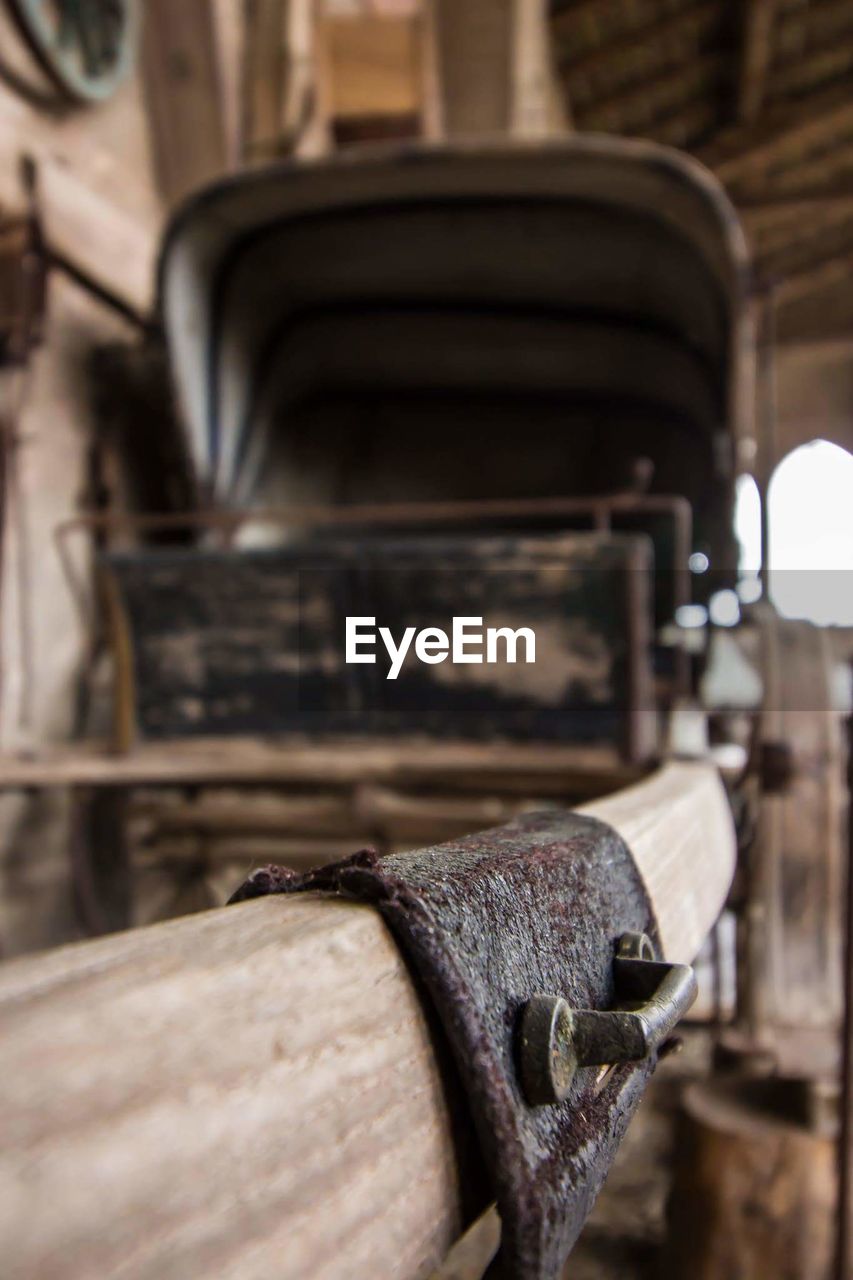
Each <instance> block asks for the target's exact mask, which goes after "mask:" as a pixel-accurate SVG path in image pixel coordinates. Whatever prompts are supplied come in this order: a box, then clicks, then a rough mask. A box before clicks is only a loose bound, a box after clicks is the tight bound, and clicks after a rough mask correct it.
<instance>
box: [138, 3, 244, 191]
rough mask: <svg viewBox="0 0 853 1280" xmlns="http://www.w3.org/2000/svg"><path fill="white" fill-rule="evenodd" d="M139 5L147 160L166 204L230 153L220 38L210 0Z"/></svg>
mask: <svg viewBox="0 0 853 1280" xmlns="http://www.w3.org/2000/svg"><path fill="white" fill-rule="evenodd" d="M144 12H145V19H144V23H143V41H142V60H141V67H142V77H143V81H144V84H145V90H146V98H147V104H148V117H149V121H150V126H151V138H152V145H153V151H154V161H155V165H156V168H157V173H158V178H159V183H160V190H161V192H162V194H163V196H164V197H165V199H166V200H167V202H168V203H170V204H174V203H176V202H177V201H179V200H180V199H182V198H183V197H184V196H185V195H187V194H188V193H189V192H190V191H193V190H195V189H196V188H197V187H199V186H201V185H203V184H204V183H206V182H209V181H211V179H213V178H216V177H219V176H220V175H221V174H223V173H225V172H226V171H227V170H228V168H229V165H230V163H232V162H233V160H234V157H233V155H229V139H228V126H227V122H226V118H225V111H224V98H223V75H222V68H221V66H220V62H219V57H220V53H221V45H220V44H219V42H218V40H217V27H216V26H215V19H216V13H215V11H214V9H213V7H212V3H211V0H182V3H181V4H175V3H174V0H147V3H146V5H145V7H144ZM237 56H238V55H237V53H236V51H235V58H236V57H237Z"/></svg>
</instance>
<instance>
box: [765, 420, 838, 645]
mask: <svg viewBox="0 0 853 1280" xmlns="http://www.w3.org/2000/svg"><path fill="white" fill-rule="evenodd" d="M768 530H769V542H770V546H769V553H770V554H769V566H770V574H769V591H770V598H771V599H772V601H773V603H774V604H775V605H776V607H777V609H778V610H779V612H780V613H781V614H783V616H785V617H787V618H804V619H807V620H808V621H810V622H815V623H817V624H819V625H824V626H831V625H835V626H847V627H849V626H853V455H851V454H849V453H848V452H847V451H846V449H841V448H839V446H838V445H835V444H830V443H829V441H827V440H815V441H813V442H812V443H811V444H806V445H802V446H801V447H800V448H799V449H795V450H794V451H793V453H789V454H788V456H787V458H785V459H784V460H783V461H782V462H780V463H779V466H778V467H777V468H776V471H775V472H774V474H773V479H772V480H771V482H770V489H769V494H768Z"/></svg>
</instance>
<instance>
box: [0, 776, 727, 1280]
mask: <svg viewBox="0 0 853 1280" xmlns="http://www.w3.org/2000/svg"><path fill="white" fill-rule="evenodd" d="M694 809H695V814H696V820H695V821H693V820H692V819H691V817H690V815H691V814H692V813H693V812H694ZM587 812H592V813H598V814H599V815H600V816H602V817H604V818H606V819H607V820H611V821H613V822H614V825H616V826H617V827H618V828H619V829H620V831H621V832H622V834H623V835H624V836H625V837H626V839H627V840H628V842H629V843H635V847H636V849H637V851H638V853H637V859H638V863H639V864H640V866H641V869H642V872H643V875H644V876H645V877H646V881H647V884H648V885H649V888H650V891H651V892H652V894H653V896H654V900H655V905H656V908H657V910H658V914H659V919H660V925H661V930H662V933H663V936H664V938H665V939H669V940H673V944H674V945H675V944H676V942H677V946H678V948H679V949H680V950H679V951H678V958H684V954H685V951H687V952H689V953H690V955H691V956H692V954H693V953H694V952H695V950H696V949H697V948H698V946H699V944H700V943H701V941H702V939H703V937H704V935H705V934H706V933H707V932H708V930H709V928H710V927H711V925H712V923H713V921H714V918H715V916H716V914H717V912H718V910H719V906H720V901H721V895H722V893H723V892H724V885H727V883H728V878H730V875H731V868H732V858H733V853H732V850H733V838H732V832H731V819H730V817H729V813H728V805H727V802H726V799H725V796H724V794H723V792H722V788H721V786H720V784H719V782H718V780H717V778H716V776H715V774H714V773H713V771H711V770H710V769H709V768H706V767H705V766H696V765H693V766H682V765H674V766H670V767H669V768H667V769H665V770H663V771H662V772H661V773H660V774H659V775H657V776H655V777H654V778H652V779H651V780H650V781H649V782H648V783H644V784H641V785H639V786H637V787H635V788H632V789H631V791H629V792H627V793H625V794H624V795H622V796H621V797H616V798H613V799H611V800H606V801H604V802H602V803H601V804H600V805H593V806H591V807H590V808H589V809H587ZM656 851H657V852H656ZM685 885H688V886H690V885H692V886H694V888H695V889H696V893H695V894H694V897H695V902H694V904H693V906H692V907H691V908H690V909H689V910H685V907H684V903H683V902H682V901H681V896H682V894H683V891H684V886H685ZM702 886H705V891H701V890H702ZM685 921H689V923H688V924H685ZM0 1031H1V1032H2V1034H0V1076H2V1080H3V1085H4V1088H3V1104H2V1105H3V1115H2V1130H3V1138H4V1140H3V1144H2V1151H0V1248H1V1249H2V1256H3V1276H4V1280H32V1277H34V1276H39V1277H40V1280H84V1278H85V1280H89V1278H90V1277H92V1278H94V1277H97V1280H108V1278H109V1277H111V1276H116V1277H117V1276H119V1275H121V1277H122V1278H123V1280H130V1278H133V1280H143V1278H144V1280H155V1278H156V1280H195V1278H198V1280H202V1277H204V1280H209V1278H210V1277H216V1278H217V1280H223V1278H230V1277H233V1278H234V1280H236V1278H237V1277H239V1280H269V1278H270V1277H272V1276H275V1277H276V1278H277V1280H297V1278H298V1280H322V1278H323V1277H326V1278H329V1280H331V1278H332V1277H347V1280H368V1277H370V1280H375V1278H376V1277H379V1276H386V1275H388V1276H390V1275H394V1276H395V1277H400V1278H401V1280H409V1278H415V1277H426V1276H428V1275H430V1274H431V1272H432V1271H433V1269H434V1268H435V1266H436V1265H437V1263H438V1262H439V1260H440V1259H441V1258H442V1257H443V1256H444V1255H445V1254H446V1252H447V1250H448V1248H449V1247H450V1245H451V1243H452V1242H453V1241H454V1240H455V1239H456V1238H457V1237H458V1235H459V1233H460V1231H461V1230H462V1228H463V1226H464V1225H465V1221H466V1217H467V1216H468V1214H469V1213H470V1212H473V1211H475V1210H476V1209H477V1208H479V1207H481V1206H478V1205H477V1204H476V1203H471V1202H470V1201H469V1203H468V1205H467V1212H466V1210H465V1209H463V1207H462V1200H463V1191H465V1190H467V1189H468V1176H467V1174H466V1173H460V1168H459V1164H458V1160H457V1155H458V1151H459V1150H460V1147H461V1146H464V1140H465V1134H464V1132H460V1120H459V1116H458V1114H455V1104H456V1102H458V1099H455V1098H454V1097H453V1095H452V1093H451V1092H450V1091H449V1086H448V1085H447V1083H446V1078H447V1073H446V1072H442V1070H441V1068H440V1066H439V1064H438V1062H437V1059H436V1047H435V1045H436V1042H435V1041H434V1040H433V1037H432V1035H431V1030H430V1027H429V1026H428V1025H427V1020H426V1018H425V1016H424V1012H423V1010H422V1007H421V1004H420V1001H419V998H418V996H417V993H416V991H415V989H414V986H413V983H412V979H411V977H410V975H409V972H408V970H407V968H406V966H405V964H404V963H403V962H402V960H401V958H400V955H399V954H398V951H397V948H396V946H395V944H394V942H393V941H392V939H391V937H390V936H389V934H388V932H387V930H386V928H385V926H384V924H383V923H382V921H381V919H380V917H379V915H378V914H377V913H376V912H375V911H374V910H373V909H371V908H369V907H363V906H358V905H355V904H352V903H346V902H339V901H332V900H328V899H317V898H314V897H309V896H306V897H304V898H293V899H280V898H273V899H266V900H259V901H254V902H248V903H244V904H242V905H241V906H239V907H230V908H227V909H226V910H224V911H214V912H209V913H206V914H202V915H197V916H191V917H188V918H186V919H182V920H177V921H172V922H170V923H168V924H164V925H157V926H154V927H152V928H147V929H140V930H137V931H135V932H130V933H125V934H118V935H114V936H112V937H109V938H105V939H101V940H99V941H97V942H90V943H84V944H80V945H77V946H74V947H65V948H62V949H60V950H57V951H54V952H50V953H48V954H46V955H43V956H40V957H36V958H34V959H24V960H19V961H14V962H11V963H9V964H8V965H6V966H5V967H3V968H2V969H0ZM454 1116H455V1119H454ZM463 1183H465V1184H466V1186H463V1185H462V1184H463Z"/></svg>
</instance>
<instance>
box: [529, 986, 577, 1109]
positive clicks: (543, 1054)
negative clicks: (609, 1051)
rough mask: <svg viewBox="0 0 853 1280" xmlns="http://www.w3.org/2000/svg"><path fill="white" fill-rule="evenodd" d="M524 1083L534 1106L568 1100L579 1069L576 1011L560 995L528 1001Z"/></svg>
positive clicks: (530, 1101)
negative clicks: (574, 1027)
mask: <svg viewBox="0 0 853 1280" xmlns="http://www.w3.org/2000/svg"><path fill="white" fill-rule="evenodd" d="M519 1065H520V1068H521V1084H522V1088H523V1089H524V1095H525V1097H526V1098H527V1101H528V1102H529V1103H530V1105H531V1106H533V1107H543V1106H548V1105H550V1104H552V1103H555V1102H564V1101H565V1099H566V1098H567V1097H568V1094H569V1090H570V1089H571V1087H572V1081H573V1080H574V1078H575V1072H576V1070H577V1066H578V1063H577V1058H576V1056H575V1049H574V1043H573V1037H572V1011H571V1009H570V1008H569V1006H568V1004H567V1003H566V1001H565V1000H562V999H560V997H559V996H546V995H538V996H533V998H532V999H531V1000H528V1002H527V1004H526V1005H525V1007H524V1012H523V1013H522V1016H521V1027H520V1031H519Z"/></svg>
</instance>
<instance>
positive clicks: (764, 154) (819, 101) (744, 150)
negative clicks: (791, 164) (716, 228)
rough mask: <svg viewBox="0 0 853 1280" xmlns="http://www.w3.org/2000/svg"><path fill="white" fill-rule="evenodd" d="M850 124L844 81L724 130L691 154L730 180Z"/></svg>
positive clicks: (852, 106)
mask: <svg viewBox="0 0 853 1280" xmlns="http://www.w3.org/2000/svg"><path fill="white" fill-rule="evenodd" d="M850 129H853V97H851V94H850V92H849V90H848V88H847V86H846V85H844V86H841V87H838V86H834V87H833V88H831V89H829V90H827V91H826V92H825V93H819V94H813V95H811V96H810V97H809V98H806V99H804V100H803V101H802V102H797V103H796V104H795V105H793V106H785V107H783V108H778V109H776V110H774V111H773V112H772V113H771V112H769V111H768V112H766V113H765V115H764V117H763V118H762V119H761V120H759V121H757V122H756V123H755V124H743V125H737V126H734V127H732V128H731V129H728V130H724V131H723V132H722V133H720V134H719V136H718V137H717V138H716V139H715V140H714V142H712V143H710V144H709V145H708V146H707V147H703V148H701V149H700V150H699V151H698V152H697V158H698V159H699V160H701V161H702V163H703V164H705V165H707V167H708V168H709V169H713V170H714V172H715V173H716V175H717V177H718V178H720V179H721V181H723V182H725V183H729V184H734V183H737V182H740V181H742V180H743V179H745V178H749V177H750V175H751V174H755V173H758V174H760V173H761V171H762V169H763V168H764V166H766V165H767V164H769V163H771V162H774V161H777V160H778V159H779V158H780V157H782V156H784V155H786V154H791V153H792V152H794V153H796V154H800V153H801V152H802V151H803V150H805V149H807V148H808V147H809V146H811V145H813V144H815V143H821V142H823V141H826V140H833V141H835V142H836V144H837V139H838V135H839V133H841V132H843V131H844V130H848V131H849V130H850Z"/></svg>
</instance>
